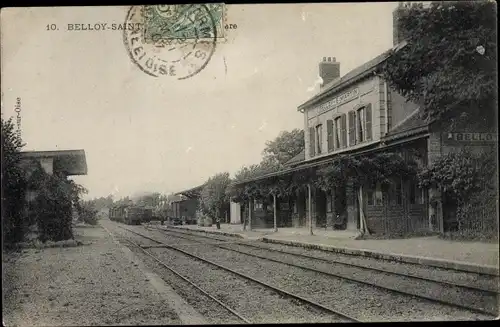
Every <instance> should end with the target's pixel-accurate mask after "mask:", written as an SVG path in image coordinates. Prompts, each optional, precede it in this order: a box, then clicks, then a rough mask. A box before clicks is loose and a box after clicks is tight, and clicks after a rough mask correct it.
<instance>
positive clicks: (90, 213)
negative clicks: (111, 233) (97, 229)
mask: <svg viewBox="0 0 500 327" xmlns="http://www.w3.org/2000/svg"><path fill="white" fill-rule="evenodd" d="M78 215H79V220H81V221H83V222H84V223H86V224H89V225H94V226H95V225H97V221H98V220H99V219H98V217H97V210H96V209H95V207H94V205H93V204H92V202H84V203H82V204H80V205H79V206H78Z"/></svg>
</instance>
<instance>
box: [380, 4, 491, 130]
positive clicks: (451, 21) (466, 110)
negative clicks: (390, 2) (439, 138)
mask: <svg viewBox="0 0 500 327" xmlns="http://www.w3.org/2000/svg"><path fill="white" fill-rule="evenodd" d="M400 10H403V11H406V14H404V15H401V16H400V17H401V18H400V19H399V26H400V28H401V29H402V31H403V34H404V35H405V40H406V41H407V44H406V46H404V47H403V48H400V49H398V50H397V51H396V50H395V51H392V53H391V56H390V57H389V58H388V59H387V60H386V62H385V63H384V67H383V74H384V76H385V78H386V79H387V80H388V81H389V83H390V84H391V86H392V87H393V88H395V89H396V90H397V91H399V92H400V93H401V94H402V95H403V96H405V97H406V98H407V99H408V100H411V101H413V102H416V103H419V104H421V105H422V108H423V113H424V117H425V118H426V119H427V120H428V121H430V122H436V123H446V124H444V125H443V126H445V127H448V128H457V127H458V128H462V129H463V128H467V127H469V128H471V129H477V128H483V129H484V128H488V127H492V126H491V125H492V123H494V122H496V119H495V118H496V117H495V115H496V107H497V106H496V90H497V83H496V78H497V66H496V61H497V50H496V49H497V43H496V37H497V34H496V3H494V2H492V1H455V2H444V1H438V2H432V3H431V4H430V6H428V7H425V8H424V7H423V6H422V5H413V6H411V7H410V8H402V9H400ZM471 118H472V119H471ZM472 122H474V123H476V126H472V125H471V124H472Z"/></svg>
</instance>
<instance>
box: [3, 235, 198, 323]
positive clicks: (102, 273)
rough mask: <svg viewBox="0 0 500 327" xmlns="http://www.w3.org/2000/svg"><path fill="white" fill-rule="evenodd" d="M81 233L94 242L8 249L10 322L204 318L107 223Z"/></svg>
mask: <svg viewBox="0 0 500 327" xmlns="http://www.w3.org/2000/svg"><path fill="white" fill-rule="evenodd" d="M76 234H77V237H76V238H77V239H79V240H82V241H83V242H86V243H91V244H90V245H84V246H79V247H72V248H49V249H42V250H36V249H26V250H23V251H22V252H20V253H17V254H13V253H11V254H6V255H4V259H3V291H4V301H3V317H4V322H5V325H7V326H75V325H79V326H82V325H123V324H125V325H158V324H161V325H167V324H190V323H191V324H200V323H203V320H202V318H201V317H200V316H199V315H196V312H194V311H193V312H190V311H189V310H190V308H189V307H184V303H183V302H182V301H183V300H182V299H180V297H179V296H178V295H177V294H175V292H173V290H172V289H171V288H170V287H169V286H168V285H165V284H163V283H162V281H161V280H158V278H157V277H156V276H155V275H154V274H152V273H150V272H149V271H148V270H147V269H146V268H145V267H144V266H143V265H142V263H141V262H140V261H139V260H137V258H136V257H135V256H134V255H133V254H132V253H127V249H124V247H123V246H121V245H119V244H117V243H115V241H114V240H113V239H112V238H111V237H110V235H109V234H108V232H107V231H106V230H105V229H104V228H102V227H100V226H99V227H95V228H89V227H87V228H77V229H76ZM129 252H130V251H129ZM190 313H192V318H191V319H190V318H189V316H190Z"/></svg>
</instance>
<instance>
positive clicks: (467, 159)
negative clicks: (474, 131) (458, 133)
mask: <svg viewBox="0 0 500 327" xmlns="http://www.w3.org/2000/svg"><path fill="white" fill-rule="evenodd" d="M418 180H419V184H420V186H421V187H433V188H436V189H438V190H439V191H441V193H442V195H443V198H444V200H445V201H446V203H447V205H449V206H451V209H452V210H453V211H455V212H456V218H457V222H458V224H459V226H458V229H459V230H460V229H462V227H463V225H464V224H465V222H466V221H467V220H468V219H471V218H474V219H476V220H477V218H478V217H472V216H475V213H474V212H475V210H476V211H477V210H478V209H480V210H481V211H483V210H484V209H488V211H489V212H490V215H491V214H492V213H494V212H495V211H496V210H491V208H493V207H495V206H496V200H497V198H498V189H497V185H496V181H497V180H498V172H497V165H496V153H495V152H489V153H482V154H473V153H471V152H469V151H466V150H462V151H460V152H457V153H449V154H447V155H444V156H441V157H440V158H438V159H437V161H436V162H435V163H434V164H433V165H432V166H431V167H429V168H428V169H424V170H422V171H421V172H420V173H419V174H418ZM490 207H491V208H490ZM491 227H492V228H494V226H491Z"/></svg>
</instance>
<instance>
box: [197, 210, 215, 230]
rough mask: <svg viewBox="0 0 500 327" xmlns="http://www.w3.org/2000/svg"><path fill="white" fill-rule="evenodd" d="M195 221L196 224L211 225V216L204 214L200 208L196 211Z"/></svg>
mask: <svg viewBox="0 0 500 327" xmlns="http://www.w3.org/2000/svg"><path fill="white" fill-rule="evenodd" d="M196 223H197V225H198V226H208V227H210V226H212V223H213V222H212V218H210V217H209V216H208V215H206V214H204V213H203V212H202V211H201V210H197V211H196Z"/></svg>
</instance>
